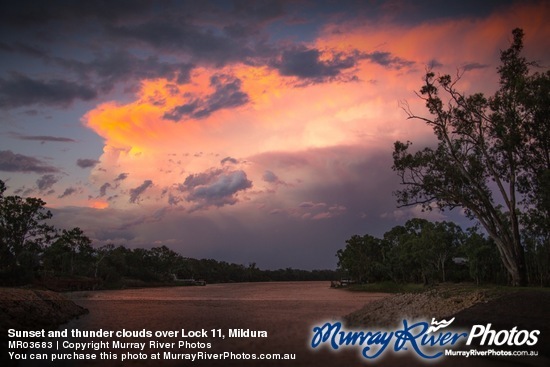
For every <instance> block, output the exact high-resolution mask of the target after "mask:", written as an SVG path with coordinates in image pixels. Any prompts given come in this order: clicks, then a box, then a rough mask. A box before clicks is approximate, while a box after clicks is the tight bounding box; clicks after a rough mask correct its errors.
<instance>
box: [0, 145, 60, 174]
mask: <svg viewBox="0 0 550 367" xmlns="http://www.w3.org/2000/svg"><path fill="white" fill-rule="evenodd" d="M0 171H6V172H34V173H55V172H59V170H58V169H57V168H55V167H52V166H50V165H48V164H46V163H44V162H43V161H41V160H40V159H38V158H34V157H30V156H26V155H23V154H17V153H13V152H12V151H11V150H2V151H0Z"/></svg>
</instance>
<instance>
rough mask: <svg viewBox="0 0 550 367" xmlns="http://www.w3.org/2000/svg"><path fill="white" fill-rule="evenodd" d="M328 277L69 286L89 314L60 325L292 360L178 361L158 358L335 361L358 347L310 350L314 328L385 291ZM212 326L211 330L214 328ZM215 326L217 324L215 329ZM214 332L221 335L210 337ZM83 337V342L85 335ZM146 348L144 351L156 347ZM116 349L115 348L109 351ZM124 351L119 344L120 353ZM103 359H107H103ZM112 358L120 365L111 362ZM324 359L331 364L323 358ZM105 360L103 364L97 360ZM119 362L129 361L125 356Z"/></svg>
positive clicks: (308, 363)
mask: <svg viewBox="0 0 550 367" xmlns="http://www.w3.org/2000/svg"><path fill="white" fill-rule="evenodd" d="M329 285H330V284H329V282H270V283H232V284H209V285H207V286H204V287H201V286H197V287H169V288H144V289H127V290H115V291H93V292H74V293H70V294H69V297H70V298H71V299H72V300H74V301H75V302H76V303H78V304H79V305H82V306H84V307H86V308H88V309H89V311H90V313H89V314H88V315H85V316H83V317H80V318H79V319H77V320H74V321H72V322H70V323H69V324H68V325H65V326H63V327H62V328H67V329H79V330H81V331H83V330H99V329H102V330H112V331H118V330H128V331H135V332H138V331H144V330H145V331H152V332H155V331H178V332H179V337H178V338H163V339H162V340H160V338H155V337H152V338H151V337H149V338H140V337H139V336H137V337H132V338H125V339H124V341H125V342H146V343H147V346H149V344H148V343H149V342H150V340H157V339H158V340H159V341H162V342H166V341H168V342H179V341H188V342H189V343H205V344H206V343H210V348H206V349H201V348H199V344H186V346H187V347H190V346H196V347H197V348H182V349H178V348H176V349H172V351H173V352H175V353H182V351H185V352H186V353H190V352H197V351H204V352H209V353H210V352H215V353H223V352H232V353H234V354H237V353H245V354H252V353H256V354H259V353H281V354H284V353H287V354H291V355H292V354H294V355H295V360H292V361H288V362H286V363H283V362H281V361H261V362H259V361H252V360H246V361H244V360H223V361H217V362H216V361H200V362H199V363H197V361H195V362H192V363H190V362H187V363H182V361H179V362H174V361H171V362H168V361H166V360H164V361H162V365H165V364H171V363H172V362H173V364H174V365H193V366H194V365H201V366H202V365H208V366H210V365H219V366H228V365H235V366H245V367H246V366H256V365H258V366H281V365H288V366H320V365H321V366H324V365H331V366H338V365H346V363H348V362H350V361H354V362H358V361H359V360H360V358H359V357H358V351H357V350H354V351H353V353H352V354H350V353H348V352H350V351H345V352H338V353H335V352H334V351H328V350H326V349H324V350H312V349H311V348H310V346H309V345H310V343H311V337H312V329H313V327H314V326H317V325H318V326H321V325H322V324H324V322H326V321H329V320H340V319H341V318H342V316H344V315H346V314H348V313H350V312H352V311H355V310H357V309H359V308H361V307H362V306H363V305H364V304H365V303H368V302H372V301H374V300H378V299H381V298H383V297H384V296H385V295H384V294H373V293H358V292H349V291H346V290H342V289H333V288H330V286H329ZM182 329H183V330H185V332H186V333H189V332H191V333H193V332H195V331H200V330H205V331H206V332H207V333H208V334H209V337H208V338H204V337H196V338H193V337H186V338H182V337H181V333H182V331H181V330H182ZM212 329H214V331H212ZM230 329H233V330H234V329H244V330H251V331H265V332H267V338H262V337H255V338H253V337H242V338H238V337H233V338H229V337H228V336H229V335H228V332H229V330H230ZM218 330H220V331H218ZM212 333H220V334H224V336H226V338H225V339H222V338H220V337H217V338H212ZM89 340H90V339H86V340H85V341H89ZM162 351H163V350H162V349H156V350H150V351H149V353H153V352H161V356H162V355H163V353H162ZM115 352H117V351H115ZM121 352H123V350H119V351H118V353H121ZM103 362H107V361H103ZM111 362H112V363H111V364H113V365H118V364H119V363H116V362H114V361H111ZM329 362H330V363H329ZM133 363H136V364H139V365H156V364H157V363H153V361H151V360H150V359H148V361H139V362H138V361H134V362H133ZM101 364H102V365H104V364H105V363H101ZM123 365H127V363H124V364H123Z"/></svg>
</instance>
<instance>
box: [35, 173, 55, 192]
mask: <svg viewBox="0 0 550 367" xmlns="http://www.w3.org/2000/svg"><path fill="white" fill-rule="evenodd" d="M57 181H58V178H57V177H55V176H54V175H44V176H42V177H40V178H39V179H38V180H36V186H37V187H38V190H40V191H45V190H48V189H51V187H52V186H53V185H54V184H55V183H56V182H57Z"/></svg>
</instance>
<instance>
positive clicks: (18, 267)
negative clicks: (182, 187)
mask: <svg viewBox="0 0 550 367" xmlns="http://www.w3.org/2000/svg"><path fill="white" fill-rule="evenodd" d="M0 183H1V184H0V278H1V279H2V281H3V282H4V283H6V284H10V283H11V284H20V283H24V282H27V281H29V280H32V279H33V278H34V276H35V275H36V273H37V271H38V268H39V265H40V263H39V260H40V255H41V253H42V251H43V249H44V247H45V246H47V245H48V244H49V243H50V242H51V241H52V240H53V239H54V238H55V230H54V228H53V227H52V226H49V225H47V224H46V223H45V221H47V220H48V219H50V218H51V217H52V213H51V212H50V211H48V210H46V209H45V208H44V206H45V204H46V203H45V202H44V201H42V200H41V199H37V198H25V199H24V198H22V197H20V196H4V192H5V190H6V186H5V184H4V182H2V181H0Z"/></svg>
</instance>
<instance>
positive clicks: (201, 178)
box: [180, 169, 224, 191]
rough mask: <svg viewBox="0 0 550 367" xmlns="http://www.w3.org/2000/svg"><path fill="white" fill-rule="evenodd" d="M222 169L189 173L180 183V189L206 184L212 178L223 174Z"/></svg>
mask: <svg viewBox="0 0 550 367" xmlns="http://www.w3.org/2000/svg"><path fill="white" fill-rule="evenodd" d="M223 172H224V171H223V170H221V169H216V170H211V171H208V172H202V173H197V174H192V175H189V176H187V177H186V178H185V181H184V182H183V184H182V185H180V190H182V191H183V190H186V189H193V188H195V187H197V186H200V185H206V184H208V183H209V182H211V181H212V179H213V178H215V177H218V176H220V175H221V174H223Z"/></svg>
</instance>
